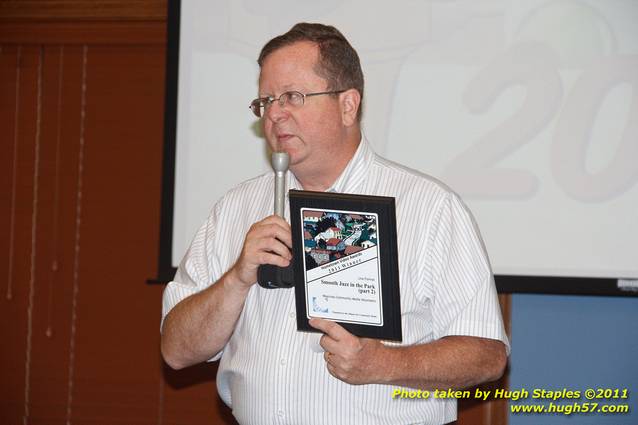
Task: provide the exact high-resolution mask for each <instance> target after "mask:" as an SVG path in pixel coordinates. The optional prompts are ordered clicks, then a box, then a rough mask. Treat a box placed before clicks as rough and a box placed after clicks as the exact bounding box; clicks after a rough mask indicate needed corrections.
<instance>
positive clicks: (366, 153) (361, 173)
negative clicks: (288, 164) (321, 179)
mask: <svg viewBox="0 0 638 425" xmlns="http://www.w3.org/2000/svg"><path fill="white" fill-rule="evenodd" d="M373 159H374V150H372V147H371V146H370V143H368V141H367V140H366V138H365V137H364V136H361V142H360V143H359V147H357V150H356V152H355V153H354V155H353V156H352V158H351V159H350V161H349V162H348V165H346V168H344V170H343V171H342V172H341V174H340V175H339V177H337V180H335V182H334V183H333V184H332V186H330V188H329V189H328V190H326V192H339V193H356V192H359V191H360V186H361V183H362V182H363V181H364V180H365V177H366V175H367V173H368V169H369V168H370V165H371V164H372V160H373ZM288 187H289V188H290V189H297V190H302V188H301V183H299V181H298V180H297V178H296V177H295V175H294V174H293V173H288Z"/></svg>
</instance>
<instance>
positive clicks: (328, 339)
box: [309, 318, 386, 385]
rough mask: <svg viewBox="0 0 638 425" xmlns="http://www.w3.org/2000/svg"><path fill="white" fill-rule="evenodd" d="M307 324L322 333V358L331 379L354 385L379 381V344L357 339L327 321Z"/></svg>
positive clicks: (381, 373)
mask: <svg viewBox="0 0 638 425" xmlns="http://www.w3.org/2000/svg"><path fill="white" fill-rule="evenodd" d="M309 323H310V326H312V327H313V328H316V329H319V330H320V331H322V332H323V333H324V334H325V335H324V336H322V337H321V341H320V344H321V347H323V349H324V350H325V353H324V354H323V357H324V359H325V360H326V366H327V368H328V372H330V374H331V375H332V376H334V377H335V378H337V379H340V380H342V381H344V382H347V383H348V384H353V385H361V384H373V383H380V382H381V380H382V377H383V376H384V372H385V370H384V368H383V365H384V364H385V363H384V361H383V358H384V354H385V350H386V347H385V346H384V345H383V344H381V342H379V341H377V340H374V339H370V338H359V337H356V336H354V335H352V334H351V333H350V332H348V331H347V330H345V329H344V328H343V327H342V326H340V325H339V324H338V323H335V322H331V321H329V320H324V319H318V318H313V319H310V322H309Z"/></svg>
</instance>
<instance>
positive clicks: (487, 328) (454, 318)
mask: <svg viewBox="0 0 638 425" xmlns="http://www.w3.org/2000/svg"><path fill="white" fill-rule="evenodd" d="M427 246H428V249H427V254H426V259H427V260H426V267H427V269H428V274H429V279H428V280H429V281H430V282H431V284H432V287H431V300H430V301H431V303H432V318H433V322H434V323H433V333H434V337H435V338H441V337H444V336H449V335H467V336H476V337H482V338H491V339H495V340H499V341H502V342H503V343H504V344H505V346H506V348H507V352H508V354H509V351H510V346H509V340H508V338H507V335H506V333H505V329H504V326H503V318H502V314H501V309H500V305H499V303H498V296H497V293H496V287H495V285H494V276H493V274H492V270H491V267H490V264H489V260H488V256H487V253H486V251H485V247H484V244H483V241H482V239H481V236H480V234H479V231H478V228H477V226H476V223H475V222H474V219H473V217H472V215H471V213H470V211H469V210H468V209H467V207H466V206H465V205H464V204H463V202H462V201H461V200H460V199H459V197H458V196H457V195H456V194H454V193H450V194H448V196H447V197H446V199H445V200H444V201H443V202H442V204H441V206H440V208H439V210H438V212H437V215H436V216H435V218H434V220H433V226H432V228H431V232H430V240H429V241H428V244H427Z"/></svg>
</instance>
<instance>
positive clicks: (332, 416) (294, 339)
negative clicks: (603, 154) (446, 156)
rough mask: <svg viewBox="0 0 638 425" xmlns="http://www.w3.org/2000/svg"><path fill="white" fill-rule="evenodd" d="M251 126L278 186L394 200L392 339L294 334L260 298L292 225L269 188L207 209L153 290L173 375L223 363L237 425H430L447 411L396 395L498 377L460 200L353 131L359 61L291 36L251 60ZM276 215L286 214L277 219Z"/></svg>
mask: <svg viewBox="0 0 638 425" xmlns="http://www.w3.org/2000/svg"><path fill="white" fill-rule="evenodd" d="M258 63H259V65H260V67H261V72H260V76H259V98H258V99H256V100H255V101H253V103H252V104H251V108H252V109H253V112H255V113H256V115H258V116H261V120H262V125H263V131H264V134H265V136H266V139H267V141H268V143H269V145H270V147H271V148H272V149H273V150H277V151H285V152H287V153H288V154H289V155H290V170H291V173H289V175H288V187H290V188H298V189H301V188H303V189H305V190H316V191H326V190H332V191H336V192H349V193H361V194H369V195H382V196H394V197H396V207H397V221H398V229H397V233H398V244H399V266H400V272H399V273H400V290H401V310H402V327H403V339H404V340H403V342H402V344H399V345H397V344H386V343H383V342H381V341H379V340H373V339H366V338H358V337H356V336H354V335H352V334H350V333H349V332H348V331H346V330H345V329H344V328H342V327H341V326H339V325H338V324H336V323H334V322H330V321H326V320H321V319H313V320H311V325H312V326H314V327H316V328H317V329H318V330H320V331H322V332H323V333H324V335H323V336H322V337H320V341H319V342H320V345H321V347H322V348H323V349H324V352H323V353H318V352H317V351H318V350H313V349H312V348H313V345H316V343H317V339H318V338H319V336H318V334H314V333H306V332H298V331H297V330H296V319H295V303H294V292H293V289H274V290H267V289H263V288H261V287H260V286H258V285H255V282H256V280H257V277H256V272H257V268H258V267H259V265H260V264H274V265H277V266H282V267H284V266H287V265H288V264H289V263H290V260H291V254H290V251H289V248H290V247H291V245H292V238H291V233H290V226H289V225H288V223H287V221H286V220H284V219H282V218H279V217H277V216H273V215H271V214H272V193H273V185H274V181H273V175H272V173H268V174H266V175H263V176H260V177H257V178H255V179H253V180H249V181H247V182H245V183H243V184H241V185H240V186H238V187H237V188H235V189H233V190H231V191H230V192H229V193H228V194H227V195H225V196H224V198H223V199H222V200H220V201H219V202H218V203H217V205H216V206H215V208H214V209H213V211H212V213H211V215H210V217H209V219H208V220H207V222H206V223H205V224H204V226H202V228H201V229H200V230H199V232H198V233H197V235H196V236H195V239H194V241H193V243H192V245H191V247H190V249H189V251H188V252H187V254H186V256H185V257H184V260H183V261H182V262H181V264H180V266H179V269H178V271H177V274H176V276H175V279H174V281H173V282H170V283H169V285H168V286H167V288H166V290H165V293H164V309H163V310H164V311H163V314H164V317H163V325H162V354H163V356H164V358H165V360H166V362H167V363H168V364H169V365H170V366H171V367H173V368H176V369H179V368H183V367H186V366H189V365H192V364H195V363H199V362H203V361H207V360H210V359H212V360H217V359H221V362H220V365H219V371H218V376H217V386H218V389H219V394H220V396H221V397H222V399H223V400H224V401H225V402H226V403H227V404H228V405H229V406H231V407H232V409H233V414H234V415H235V417H236V418H237V420H238V421H239V422H240V423H242V424H262V423H289V424H328V423H329V424H415V423H418V424H421V423H424V424H425V423H427V424H440V423H446V422H450V421H452V420H454V419H455V418H456V402H455V401H454V400H449V399H448V400H444V399H433V398H430V399H427V400H417V401H415V400H404V399H392V391H393V389H395V388H401V387H411V388H418V389H422V390H433V389H437V388H438V389H444V390H447V389H448V388H464V387H468V386H472V385H475V384H478V383H481V382H484V381H489V380H494V379H497V378H498V377H499V376H501V374H502V372H503V369H504V367H505V363H506V358H507V355H506V351H507V338H506V336H505V334H504V331H503V324H502V319H501V316H500V310H499V307H498V302H497V299H496V291H495V289H494V284H493V279H492V274H491V271H490V267H489V263H488V260H487V257H486V255H485V252H484V249H483V246H482V242H481V240H480V236H478V233H477V232H476V230H475V226H474V224H473V221H472V218H471V216H470V214H469V213H468V211H467V209H466V208H465V207H464V205H463V204H462V203H461V201H460V200H459V198H458V197H457V196H456V195H455V194H454V193H453V192H451V191H450V190H449V189H447V188H446V187H445V186H443V185H442V184H440V183H438V182H437V181H435V180H434V179H432V178H430V177H427V176H425V175H422V174H420V173H418V172H415V171H412V170H409V169H407V168H404V167H402V166H400V165H397V164H394V163H392V162H390V161H387V160H385V159H383V158H380V157H378V156H377V155H375V154H374V152H372V150H371V148H370V146H369V145H368V143H367V142H366V141H365V139H362V136H361V129H360V117H361V100H362V97H363V74H362V72H361V67H360V64H359V58H358V56H357V54H356V52H355V51H354V49H353V48H352V47H351V46H350V44H349V43H348V42H347V41H346V39H345V38H344V37H343V35H341V33H340V32H339V31H337V30H336V29H335V28H333V27H329V26H324V25H319V24H297V25H295V26H294V27H293V28H292V29H291V30H290V31H289V32H288V33H286V34H284V35H282V36H279V37H276V38H274V39H273V40H271V41H270V42H268V43H267V44H266V45H265V46H264V48H263V49H262V52H261V54H260V56H259V60H258ZM286 215H287V216H288V215H289V213H288V212H287V214H286Z"/></svg>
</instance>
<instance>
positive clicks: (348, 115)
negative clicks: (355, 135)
mask: <svg viewBox="0 0 638 425" xmlns="http://www.w3.org/2000/svg"><path fill="white" fill-rule="evenodd" d="M339 102H340V104H341V121H342V122H343V125H345V126H346V127H350V126H352V125H354V124H356V123H357V112H358V111H359V108H360V107H361V95H359V92H358V91H357V90H356V89H348V90H346V91H344V92H343V93H341V94H340V95H339Z"/></svg>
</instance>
